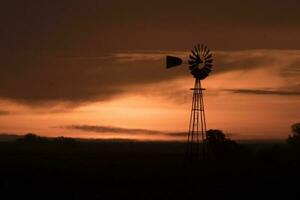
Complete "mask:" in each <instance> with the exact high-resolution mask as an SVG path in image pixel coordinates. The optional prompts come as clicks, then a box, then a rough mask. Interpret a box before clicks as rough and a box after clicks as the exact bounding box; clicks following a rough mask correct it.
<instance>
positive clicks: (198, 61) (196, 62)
mask: <svg viewBox="0 0 300 200" xmlns="http://www.w3.org/2000/svg"><path fill="white" fill-rule="evenodd" d="M191 52H192V54H190V56H189V60H188V63H189V65H190V66H189V68H190V71H191V74H192V75H193V76H194V77H195V78H196V79H199V80H202V79H205V78H206V77H207V76H208V75H209V73H210V72H211V71H212V66H213V65H212V63H213V59H212V53H211V52H210V50H209V49H208V47H207V46H206V45H203V44H201V45H200V44H198V45H195V46H194V49H192V50H191Z"/></svg>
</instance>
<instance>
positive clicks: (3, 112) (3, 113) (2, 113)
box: [0, 110, 9, 116]
mask: <svg viewBox="0 0 300 200" xmlns="http://www.w3.org/2000/svg"><path fill="white" fill-rule="evenodd" d="M1 115H9V112H8V111H5V110H0V116H1Z"/></svg>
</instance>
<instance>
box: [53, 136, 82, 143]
mask: <svg viewBox="0 0 300 200" xmlns="http://www.w3.org/2000/svg"><path fill="white" fill-rule="evenodd" d="M53 142H54V143H56V144H62V145H75V144H77V143H78V141H77V140H75V139H74V138H67V137H56V138H54V139H53Z"/></svg>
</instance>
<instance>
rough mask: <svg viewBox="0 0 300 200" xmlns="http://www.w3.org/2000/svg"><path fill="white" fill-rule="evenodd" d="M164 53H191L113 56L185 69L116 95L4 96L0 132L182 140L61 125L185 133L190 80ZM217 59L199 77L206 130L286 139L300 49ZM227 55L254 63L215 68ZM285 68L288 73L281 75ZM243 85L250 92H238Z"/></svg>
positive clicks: (295, 114) (295, 113)
mask: <svg viewBox="0 0 300 200" xmlns="http://www.w3.org/2000/svg"><path fill="white" fill-rule="evenodd" d="M166 53H172V54H173V55H179V56H182V57H184V55H188V52H142V53H126V54H117V55H114V57H115V59H116V62H114V63H115V64H116V63H118V64H121V65H120V66H123V65H124V64H126V65H128V66H129V67H130V66H132V65H135V64H136V63H139V61H143V62H149V63H153V68H159V70H158V71H159V72H160V69H162V70H161V71H162V72H163V73H166V74H168V73H170V70H174V71H179V70H182V69H181V68H183V69H184V70H186V75H183V76H182V77H178V78H174V79H171V80H165V81H159V82H157V83H142V84H131V85H127V86H126V92H125V93H121V94H120V95H117V97H116V98H113V99H110V100H106V101H95V102H91V103H85V104H82V105H80V106H76V107H71V108H66V109H61V108H63V107H64V106H59V104H55V105H52V107H49V108H47V107H46V108H45V107H44V106H40V107H28V106H24V105H21V104H16V103H12V102H11V101H2V102H1V108H5V110H6V111H7V112H8V113H9V114H7V115H2V116H0V130H1V132H7V133H18V134H24V133H26V132H34V133H38V134H41V135H47V136H59V135H64V136H72V137H87V138H89V137H93V138H130V139H146V140H157V139H185V137H171V136H169V135H168V136H166V135H163V134H162V135H160V134H153V135H152V134H151V133H150V134H149V133H145V134H143V133H139V134H130V133H128V134H126V133H123V132H122V133H118V132H114V133H110V132H105V131H104V132H103V131H101V132H97V131H86V130H85V131H84V130H80V129H79V130H77V129H75V128H74V129H70V128H66V127H67V126H70V125H90V126H105V127H107V126H109V127H110V126H112V127H122V128H126V129H147V130H155V131H162V132H184V131H187V127H188V122H189V112H190V106H191V91H190V90H189V88H190V87H191V86H192V85H193V81H194V79H193V78H192V76H190V75H189V72H188V70H187V69H186V68H185V67H184V66H181V67H179V68H177V69H176V68H174V69H168V70H167V69H165V67H164V63H163V62H164V56H165V54H166ZM282 55H284V56H282ZM261 56H262V58H263V59H262V58H261ZM218 58H220V60H219V61H218V60H217V59H218ZM215 59H216V63H217V64H216V65H217V66H215V69H216V70H215V71H216V72H215V73H214V72H213V73H212V74H211V76H209V77H208V78H207V79H205V80H203V86H204V87H205V88H206V89H207V90H206V91H205V106H206V115H207V125H208V128H209V129H210V128H213V129H216V128H217V129H222V130H224V131H225V132H226V133H227V134H228V135H229V136H230V137H231V138H234V139H283V138H286V137H287V135H288V134H289V132H290V125H291V124H293V123H295V122H297V120H298V119H299V118H300V113H299V110H300V98H299V95H300V94H299V90H297V89H299V83H300V79H299V73H298V74H297V73H293V74H288V71H289V70H293V63H295V62H296V63H297V62H298V61H300V54H299V52H298V51H282V50H281V51H279V50H251V51H235V52H222V51H216V52H215ZM231 59H234V62H233V64H236V63H239V64H240V65H242V64H243V62H253V63H252V65H254V66H249V67H248V68H246V69H245V68H241V67H239V66H237V67H236V68H234V70H225V71H220V72H218V70H217V68H218V67H220V66H218V64H222V63H224V65H228V62H232V61H231ZM251 59H253V61H251ZM265 59H267V60H268V59H272V63H270V64H269V65H268V64H265V63H264V60H265ZM254 61H255V62H254ZM245 64H247V63H245ZM116 65H117V64H116ZM220 68H221V67H220ZM283 72H285V73H287V74H288V75H283ZM243 89H247V90H252V91H253V92H252V93H247V92H243ZM239 90H241V91H239ZM258 90H259V91H276V92H277V94H269V93H266V94H258V93H257V91H258ZM287 92H290V93H287Z"/></svg>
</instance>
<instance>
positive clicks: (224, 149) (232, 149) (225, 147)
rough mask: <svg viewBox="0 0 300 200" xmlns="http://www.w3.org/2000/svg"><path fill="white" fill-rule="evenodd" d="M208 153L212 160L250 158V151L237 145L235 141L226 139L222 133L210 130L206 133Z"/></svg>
mask: <svg viewBox="0 0 300 200" xmlns="http://www.w3.org/2000/svg"><path fill="white" fill-rule="evenodd" d="M206 138H207V143H208V147H209V151H210V152H211V155H212V156H213V158H216V159H223V158H229V157H231V158H247V157H248V156H250V154H251V152H250V150H248V149H246V148H244V147H243V146H241V145H239V144H237V143H236V142H235V141H233V140H231V139H230V138H227V137H226V135H225V134H224V133H223V131H221V130H218V129H210V130H208V131H207V132H206Z"/></svg>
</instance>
